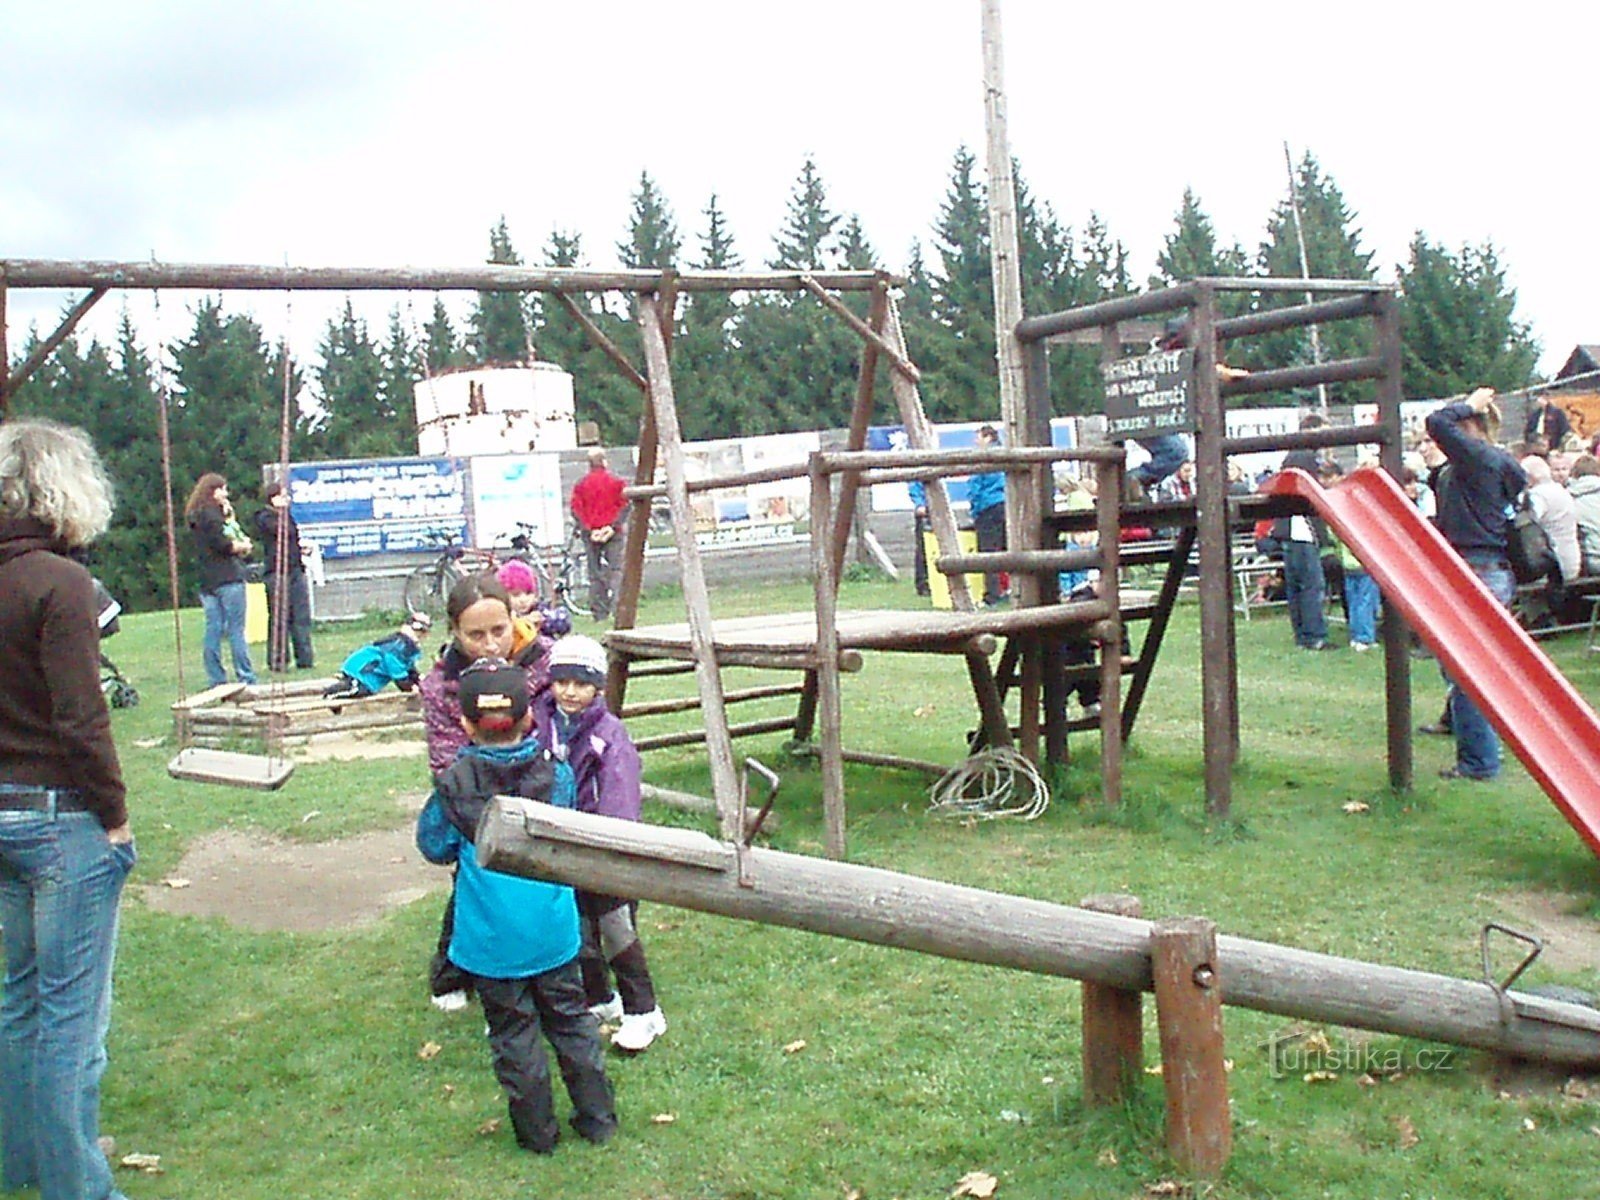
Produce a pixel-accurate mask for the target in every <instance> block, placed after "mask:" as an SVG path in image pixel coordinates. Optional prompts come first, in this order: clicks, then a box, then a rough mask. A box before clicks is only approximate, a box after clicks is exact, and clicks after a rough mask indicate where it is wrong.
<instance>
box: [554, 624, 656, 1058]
mask: <svg viewBox="0 0 1600 1200" xmlns="http://www.w3.org/2000/svg"><path fill="white" fill-rule="evenodd" d="M605 685H606V652H605V648H604V647H603V646H601V645H600V643H599V642H597V641H595V640H594V639H593V638H589V637H584V636H583V635H582V634H577V633H575V634H569V635H568V636H567V637H564V638H562V639H561V640H560V641H558V642H557V643H556V644H555V646H554V647H553V648H552V650H551V652H550V690H549V691H548V692H546V693H545V694H544V695H542V696H540V697H538V698H537V699H536V700H534V702H533V727H534V732H535V734H536V735H537V736H538V738H539V740H540V741H541V742H542V743H543V744H544V745H546V746H549V747H550V748H551V750H553V751H554V752H555V755H556V757H557V758H565V759H566V761H567V764H568V765H569V766H570V767H571V768H572V773H573V775H574V776H575V777H576V779H577V784H578V811H579V812H588V813H599V814H600V815H601V816H605V817H619V818H621V819H622V820H624V821H637V820H638V819H639V774H640V767H639V751H638V750H637V749H635V747H634V744H633V739H632V738H630V737H629V736H628V731H627V730H626V729H624V728H623V727H622V721H621V719H620V718H619V717H618V716H617V715H616V714H615V713H613V712H612V711H611V710H610V709H609V708H607V707H606V699H605V696H604V695H603V694H602V691H603V689H604V688H605ZM638 913H639V902H638V901H637V900H625V899H623V898H622V897H620V896H602V895H598V894H596V893H594V892H584V891H580V892H579V893H578V915H579V916H580V917H581V918H582V922H583V949H582V951H580V952H579V955H578V965H579V966H580V967H581V968H582V969H583V987H584V991H585V992H586V993H587V994H588V998H589V1007H590V1011H591V1012H593V1013H594V1015H595V1016H597V1017H599V1018H600V1019H601V1020H602V1021H620V1024H619V1025H618V1027H617V1031H616V1032H615V1033H614V1034H612V1035H611V1044H612V1045H613V1046H615V1047H617V1049H619V1050H627V1051H630V1052H631V1053H638V1052H639V1051H640V1050H643V1049H645V1048H646V1047H648V1046H649V1045H650V1043H651V1042H653V1041H655V1040H656V1038H658V1037H660V1036H661V1035H662V1034H663V1033H665V1032H666V1031H667V1018H666V1017H664V1016H663V1015H662V1013H661V1006H660V1005H659V1004H658V1003H657V1002H656V989H655V984H654V983H653V982H652V980H651V978H650V967H649V964H648V963H646V961H645V955H644V943H643V942H641V941H640V940H639V923H638ZM613 975H614V976H615V977H616V981H617V987H616V991H612V990H611V976H613Z"/></svg>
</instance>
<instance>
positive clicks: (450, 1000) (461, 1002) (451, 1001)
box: [433, 991, 467, 1012]
mask: <svg viewBox="0 0 1600 1200" xmlns="http://www.w3.org/2000/svg"><path fill="white" fill-rule="evenodd" d="M433 1006H434V1007H435V1008H437V1009H438V1010H439V1011H440V1012H460V1011H461V1010H462V1009H464V1008H465V1007H466V1006H467V994H466V993H465V992H463V991H454V992H445V993H444V994H443V995H439V996H435V997H434V998H433Z"/></svg>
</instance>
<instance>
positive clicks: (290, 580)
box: [256, 481, 316, 671]
mask: <svg viewBox="0 0 1600 1200" xmlns="http://www.w3.org/2000/svg"><path fill="white" fill-rule="evenodd" d="M262 499H264V500H265V501H266V502H267V507H265V508H263V509H262V510H261V511H260V512H258V513H257V514H256V531H257V532H258V533H259V534H260V535H261V553H262V554H263V555H264V556H265V557H266V561H267V576H266V578H267V666H268V667H270V668H271V669H272V670H274V671H284V670H287V669H288V667H289V647H290V646H293V647H294V665H295V666H297V667H299V668H300V669H301V670H302V671H307V670H310V669H311V667H312V666H313V665H315V661H316V660H315V656H314V653H313V651H312V649H311V587H310V585H309V584H308V583H307V582H306V564H305V560H304V559H303V558H302V557H301V554H300V527H299V526H298V525H296V524H295V523H294V516H293V514H292V513H290V511H289V491H288V489H287V488H285V487H284V485H283V483H282V482H281V481H278V482H274V483H270V484H268V485H267V490H266V491H265V492H264V493H263V494H262ZM280 533H281V535H282V548H281V549H280V547H279V536H280ZM280 555H281V558H280ZM280 621H281V622H282V623H283V624H282V625H281V626H280V624H279V622H280Z"/></svg>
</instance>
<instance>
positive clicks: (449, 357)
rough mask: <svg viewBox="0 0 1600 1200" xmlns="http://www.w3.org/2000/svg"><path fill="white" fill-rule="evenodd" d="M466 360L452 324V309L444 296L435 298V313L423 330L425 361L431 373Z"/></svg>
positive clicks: (444, 369)
mask: <svg viewBox="0 0 1600 1200" xmlns="http://www.w3.org/2000/svg"><path fill="white" fill-rule="evenodd" d="M463 361H464V356H463V352H462V349H461V346H460V343H458V342H457V341H456V331H455V327H454V326H453V325H451V324H450V310H449V309H447V308H445V306H444V298H443V297H441V296H435V297H434V298H433V315H432V316H431V317H429V318H428V324H427V327H426V328H425V329H424V330H423V362H424V363H425V364H426V366H427V371H428V373H429V374H431V375H437V374H438V373H439V372H440V371H447V370H449V369H450V368H451V367H458V366H460V365H461V364H462V363H463Z"/></svg>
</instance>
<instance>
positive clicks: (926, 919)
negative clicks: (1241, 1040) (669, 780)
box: [477, 796, 1600, 1068]
mask: <svg viewBox="0 0 1600 1200" xmlns="http://www.w3.org/2000/svg"><path fill="white" fill-rule="evenodd" d="M477 848H478V857H479V860H480V861H481V862H482V863H483V864H484V865H485V866H486V867H488V868H490V869H491V870H496V871H506V872H509V873H511V874H517V875H526V876H530V877H533V878H538V879H549V880H555V881H557V882H560V883H567V884H571V885H573V886H575V887H580V888H585V889H588V890H590V891H595V892H602V893H606V894H609V895H618V896H636V897H638V898H639V899H642V900H653V901H657V902H660V903H664V904H676V905H679V906H680V907H683V908H691V909H695V910H697V911H699V912H709V913H718V914H720V915H723V916H729V917H736V918H739V919H741V920H749V921H758V922H761V923H764V924H771V925H782V926H786V927H788V928H791V929H803V930H808V931H810V932H814V933H825V934H829V935H830V936H834V937H844V938H850V939H852V940H855V941H860V942H871V943H875V944H878V945H887V946H894V947H897V948H899V949H901V950H915V951H920V952H922V953H926V954H936V955H939V956H941V957H945V958H954V959H960V960H963V961H966V962H977V963H986V964H989V965H991V966H999V967H1010V968H1015V969H1017V970H1023V971H1032V972H1035V973H1038V974H1044V975H1055V976H1062V977H1065V978H1069V979H1079V980H1094V981H1095V982H1098V983H1105V984H1110V985H1112V986H1115V987H1122V988H1137V989H1139V990H1140V991H1146V992H1148V991H1150V990H1151V989H1152V988H1153V987H1154V976H1153V974H1152V971H1151V965H1150V935H1151V923H1150V922H1149V921H1146V920H1141V919H1137V918H1133V917H1122V916H1114V915H1112V914H1109V913H1096V912H1087V911H1085V910H1083V909H1081V908H1072V907H1068V906H1066V905H1062V904H1052V903H1048V902H1046V901H1043V900H1034V899H1031V898H1028V897H1024V896H1011V895H1004V894H1001V893H997V892H992V891H986V890H983V889H980V888H973V887H963V886H960V885H958V884H952V883H945V882H942V881H939V880H933V879H924V878H919V877H917V876H914V875H906V874H902V873H899V872H896V871H886V870H883V869H881V868H877V867H866V866H858V865H856V864H853V863H844V862H832V861H828V860H825V859H819V858H812V857H808V856H805V855H799V854H785V853H783V852H780V851H777V850H769V849H765V848H755V849H750V850H744V851H742V854H743V857H744V859H745V863H746V869H747V872H748V875H749V877H750V878H751V879H752V880H753V881H754V884H755V886H754V887H749V886H742V885H741V884H740V881H739V874H740V870H739V860H740V855H741V851H740V850H739V849H738V847H737V846H736V845H735V844H734V843H733V841H732V840H727V841H724V842H720V843H719V842H716V841H713V840H712V839H711V838H709V837H707V836H706V835H704V834H701V833H696V832H694V831H693V830H685V829H671V828H664V827H661V826H652V825H644V824H640V823H639V822H636V821H623V820H618V819H616V818H613V817H601V816H596V815H594V814H591V813H579V812H572V811H569V810H565V809H558V808H553V807H551V806H550V805H548V804H540V803H538V802H537V801H531V800H521V799H517V798H513V797H505V796H502V797H498V798H496V799H495V800H494V801H493V803H492V804H491V805H490V807H489V810H488V812H487V814H486V815H485V817H484V820H483V823H482V825H481V826H480V828H479V831H478V839H477ZM681 860H692V861H688V862H686V861H681ZM1215 963H1216V966H1217V970H1218V972H1219V974H1220V975H1221V977H1222V979H1223V980H1224V981H1225V982H1226V985H1227V986H1226V989H1225V991H1224V992H1223V1000H1224V1001H1225V1002H1226V1003H1228V1004H1233V1005H1238V1006H1240V1007H1244V1008H1251V1009H1256V1010H1258V1011H1261V1012H1269V1013H1275V1014H1277V1015H1278V1016H1283V1017H1293V1018H1300V1019H1305V1020H1310V1021H1318V1022H1325V1023H1328V1024H1333V1025H1349V1026H1353V1027H1355V1028H1358V1029H1371V1030H1374V1031H1376V1032H1379V1033H1389V1034H1395V1035H1397V1036H1400V1037H1415V1038H1425V1039H1429V1040H1432V1041H1441V1042H1450V1043H1455V1044H1457V1045H1463V1046H1476V1047H1479V1048H1481V1049H1484V1050H1490V1051H1494V1052H1496V1053H1501V1054H1511V1055H1515V1056H1517V1057H1521V1058H1529V1059H1535V1060H1539V1061H1544V1062H1551V1063H1562V1064H1567V1065H1571V1066H1581V1067H1587V1068H1596V1067H1600V1012H1597V1011H1595V1010H1594V1009H1592V1008H1589V1007H1587V1006H1585V1005H1578V1004H1565V1003H1562V1002H1560V1001H1556V1000H1547V999H1545V998H1543V997H1539V996H1532V995H1528V994H1526V993H1521V992H1500V991H1497V989H1495V988H1494V987H1492V986H1490V985H1488V984H1485V983H1484V981H1483V980H1482V979H1454V978H1451V977H1449V976H1446V975H1434V974H1429V973H1426V972H1423V971H1413V970H1408V969H1406V968H1404V967H1395V966H1388V965H1385V964H1379V963H1371V962H1362V961H1359V960H1356V959H1349V958H1340V957H1337V956H1335V955H1331V954H1320V953H1316V952H1313V951H1309V950H1300V949H1296V948H1294V947H1290V946H1281V945H1277V944H1275V943H1272V942H1263V941H1255V940H1252V939H1248V938H1239V937H1228V936H1225V935H1219V936H1218V937H1217V956H1216V959H1215Z"/></svg>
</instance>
